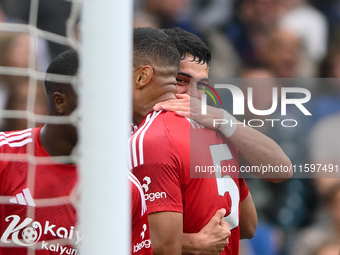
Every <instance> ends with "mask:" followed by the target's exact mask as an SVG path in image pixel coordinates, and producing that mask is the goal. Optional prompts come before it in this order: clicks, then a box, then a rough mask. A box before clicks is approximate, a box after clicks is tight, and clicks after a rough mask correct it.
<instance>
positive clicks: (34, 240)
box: [0, 127, 82, 255]
mask: <svg viewBox="0 0 340 255" xmlns="http://www.w3.org/2000/svg"><path fill="white" fill-rule="evenodd" d="M40 129H41V127H40V128H34V129H27V130H22V131H15V132H6V133H4V132H1V133H0V158H1V161H0V254H1V255H6V254H8V255H13V254H15V255H21V254H23V255H26V254H36V255H47V254H51V255H57V254H78V249H77V245H78V244H79V242H80V241H81V239H82V236H81V234H80V233H79V231H78V230H77V225H76V223H77V215H76V207H75V205H76V202H77V192H76V184H77V181H78V173H77V169H76V166H75V165H68V164H62V163H59V162H56V161H55V160H54V159H53V158H52V157H50V156H49V155H48V153H47V152H46V151H45V149H44V148H43V147H42V145H41V141H40V135H39V134H40ZM33 156H35V157H33ZM43 161H44V162H43ZM32 250H33V251H32ZM32 252H33V253H32Z"/></svg>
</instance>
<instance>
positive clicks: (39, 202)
mask: <svg viewBox="0 0 340 255" xmlns="http://www.w3.org/2000/svg"><path fill="white" fill-rule="evenodd" d="M1 7H2V9H3V10H2V11H3V13H2V12H1V10H0V21H1V23H0V131H1V133H0V145H3V144H6V146H9V147H13V146H14V147H18V148H21V146H26V144H27V150H26V152H25V153H22V152H21V151H16V150H11V151H10V152H9V153H7V152H6V151H3V150H0V179H1V180H0V186H1V187H0V254H15V253H16V252H26V254H30V255H35V254H63V253H64V254H80V253H81V254H128V253H129V252H130V245H129V235H130V211H129V205H130V196H129V189H128V181H127V178H126V166H127V164H126V162H127V159H126V152H127V150H126V146H127V140H128V135H129V120H130V115H131V110H130V109H131V99H130V87H129V84H131V82H130V79H131V78H130V76H131V70H130V69H131V61H132V58H131V57H130V56H131V45H132V35H131V31H132V30H131V27H132V2H131V0H130V1H105V0H84V1H82V0H68V1H66V0H58V1H39V0H31V1H27V2H25V3H23V2H22V1H16V0H15V1H14V0H13V1H3V6H1ZM2 14H3V15H2ZM60 28H63V30H64V31H60ZM58 29H59V30H58ZM69 48H73V49H75V50H77V52H78V53H79V58H80V70H79V74H78V75H77V77H67V76H61V75H52V76H51V79H53V81H57V82H60V83H70V84H72V85H73V88H74V90H75V91H76V93H77V94H78V107H77V109H76V111H75V112H74V113H72V114H71V115H70V116H67V117H56V116H49V115H48V107H47V100H46V94H45V88H44V80H45V78H46V77H45V71H46V68H47V66H48V64H49V63H50V61H51V60H52V59H53V58H54V57H55V56H56V55H58V54H59V53H61V52H63V51H64V50H66V49H69ZM45 123H48V124H72V125H75V126H76V127H77V129H78V143H77V146H76V148H75V149H74V150H73V153H72V154H71V155H70V156H59V157H54V158H53V159H51V158H46V157H42V156H37V155H36V154H35V153H36V150H37V148H36V147H35V146H34V141H35V138H34V134H33V133H34V130H35V129H34V128H35V127H40V126H41V125H43V124H45ZM14 130H21V131H20V132H14V133H11V134H10V135H8V133H4V132H5V131H14ZM32 141H33V142H32ZM31 142H32V145H30V143H31ZM13 144H15V145H13ZM39 146H41V144H40V145H39ZM0 147H1V146H0ZM69 161H72V162H76V165H77V169H76V172H77V174H76V180H73V181H74V184H72V183H71V180H72V178H69V173H70V172H68V168H67V167H65V169H62V170H64V171H65V172H56V171H54V170H53V167H54V165H55V164H56V162H58V164H59V163H60V162H61V163H62V164H64V163H65V162H69ZM13 162H15V164H13ZM42 166H44V167H46V169H45V170H44V169H42V170H41V168H42ZM12 168H13V169H16V170H15V171H13V173H12ZM38 169H39V170H38ZM58 169H59V170H60V167H59V168H58ZM62 170H61V171H62ZM9 171H11V173H12V174H9ZM14 173H15V174H18V173H19V174H20V173H22V175H21V176H20V175H15V174H14ZM40 174H45V175H46V176H48V178H47V179H46V178H45V179H43V178H41V176H40ZM17 176H20V178H19V177H17ZM22 176H25V177H22ZM39 178H41V179H39ZM39 180H48V182H49V183H44V184H43V185H41V183H40V181H39ZM64 184H65V185H66V186H71V188H70V190H71V192H69V193H67V192H66V191H65V194H63V187H64V186H63V185H64ZM42 186H43V187H44V188H45V189H46V187H49V188H48V189H46V192H43V191H41V190H40V191H39V189H41V187H42ZM50 190H53V191H57V193H58V194H59V195H58V196H56V197H51V196H50V195H49V192H50ZM39 192H40V193H39ZM39 194H40V195H39ZM60 207H63V208H64V207H65V208H66V207H67V208H71V209H67V210H66V209H65V210H64V211H61V212H62V213H60V211H58V210H59V209H58V208H60ZM73 211H74V213H72V212H73ZM63 212H64V213H63ZM56 214H59V215H56ZM59 216H60V217H59ZM59 218H60V219H61V221H59ZM65 221H69V222H68V224H66V225H65V224H64V223H65ZM14 249H17V250H14ZM42 250H43V252H45V253H40V252H42ZM20 254H21V253H20Z"/></svg>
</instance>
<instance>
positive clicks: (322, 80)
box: [0, 0, 340, 255]
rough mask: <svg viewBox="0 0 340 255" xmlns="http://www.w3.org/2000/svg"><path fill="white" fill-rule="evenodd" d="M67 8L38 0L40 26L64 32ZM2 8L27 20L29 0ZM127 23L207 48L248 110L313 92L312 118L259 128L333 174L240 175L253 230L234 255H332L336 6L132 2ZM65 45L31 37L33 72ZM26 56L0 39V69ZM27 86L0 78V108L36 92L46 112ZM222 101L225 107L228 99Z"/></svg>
mask: <svg viewBox="0 0 340 255" xmlns="http://www.w3.org/2000/svg"><path fill="white" fill-rule="evenodd" d="M71 5H72V2H71V1H63V0H53V1H46V0H43V1H40V2H39V16H38V20H37V26H38V28H40V29H42V30H45V31H49V32H52V33H55V34H58V35H65V34H66V20H67V18H68V17H69V15H70V10H71ZM0 7H1V8H0V21H1V22H9V23H28V22H29V20H30V16H29V13H30V12H29V10H30V1H22V0H1V1H0ZM133 18H134V19H133V24H134V26H135V27H140V26H151V27H156V28H167V27H175V26H178V27H181V28H183V29H186V30H188V31H190V32H192V33H194V34H196V35H197V36H199V37H200V38H202V40H203V41H205V42H206V44H207V45H208V46H209V47H210V49H211V51H212V64H211V67H210V77H211V78H214V79H222V80H223V79H229V78H234V79H235V78H236V79H240V78H241V79H240V80H238V82H237V85H238V86H239V87H240V88H241V89H242V90H244V91H246V88H247V87H249V86H252V87H254V93H253V104H254V107H255V108H256V109H258V110H266V109H269V108H270V107H271V105H272V89H273V87H278V88H280V87H283V86H284V87H303V88H306V89H308V90H309V91H310V92H311V95H312V98H311V100H310V101H309V102H308V103H307V104H306V108H307V109H308V110H309V111H310V112H311V113H312V116H305V115H303V114H302V113H301V111H300V110H299V109H298V108H297V107H291V108H289V109H287V115H286V116H284V118H285V119H295V120H297V121H298V125H297V126H296V127H294V128H285V127H283V126H282V125H275V126H274V127H271V126H270V125H265V126H262V127H259V128H258V130H259V131H260V132H263V133H265V134H267V135H268V136H270V137H271V138H273V139H274V140H275V141H276V142H277V143H278V144H279V145H280V146H281V148H282V149H283V150H284V151H285V153H286V154H287V155H288V156H289V158H290V159H291V161H292V164H293V165H296V166H300V165H305V164H321V165H322V166H323V165H329V164H332V165H333V166H334V171H333V173H332V174H331V175H330V174H329V175H327V176H325V175H322V174H318V173H309V174H304V175H299V173H297V174H295V178H292V179H290V180H288V181H286V182H283V183H280V184H272V183H269V182H266V181H263V180H260V179H254V178H247V183H248V186H249V188H250V190H251V193H252V196H253V199H254V202H255V205H256V208H257V211H258V216H259V226H258V229H257V232H256V235H255V237H254V238H253V239H252V240H246V241H242V245H241V253H242V254H243V255H333V254H334V255H338V254H339V250H340V178H339V177H340V170H339V168H337V170H338V172H336V171H335V169H336V168H335V166H339V165H340V135H339V130H340V79H339V78H340V1H339V0H322V1H321V0H311V1H307V0H161V1H160V0H135V1H134V17H133ZM0 27H1V26H0ZM107 32H109V31H107ZM118 38H119V37H118ZM66 48H67V47H66V46H64V45H60V44H57V43H53V42H49V41H44V40H39V41H38V42H37V49H38V51H37V56H36V58H37V59H36V60H37V61H36V66H35V67H36V69H37V70H39V71H45V69H46V67H47V65H48V63H49V61H50V59H51V58H53V57H54V56H56V55H57V54H59V53H60V52H62V51H64V50H65V49H66ZM29 49H30V37H29V35H28V34H25V33H14V32H4V31H1V32H0V66H6V67H18V68H27V67H28V66H29V64H30V53H29ZM274 78H277V79H274ZM28 84H29V78H28V77H25V76H20V77H19V76H13V75H0V109H7V110H23V111H25V110H26V109H27V107H28V103H27V94H28V93H36V96H35V105H34V109H32V110H33V111H34V112H35V113H36V114H45V113H46V112H47V109H46V102H45V97H44V96H43V94H42V93H44V89H43V86H42V84H41V86H37V89H36V90H35V91H33V92H32V91H29V89H28V88H29V86H28ZM245 94H246V93H245ZM221 96H222V101H223V102H225V101H228V100H229V99H228V96H227V95H221ZM226 105H228V104H226ZM223 107H225V106H223ZM226 109H227V110H228V111H230V109H228V108H226ZM280 114H281V113H280V112H279V111H276V112H275V113H273V115H271V116H255V115H254V114H252V113H251V112H246V113H245V115H244V116H242V118H243V119H246V120H249V119H261V118H262V119H263V120H264V119H266V118H267V119H269V118H271V119H274V118H276V119H282V117H283V116H280ZM0 127H1V131H7V130H16V129H23V128H26V127H27V121H26V120H25V119H14V118H13V119H11V118H1V119H0ZM298 177H300V178H298ZM307 177H308V178H307ZM323 177H327V178H323Z"/></svg>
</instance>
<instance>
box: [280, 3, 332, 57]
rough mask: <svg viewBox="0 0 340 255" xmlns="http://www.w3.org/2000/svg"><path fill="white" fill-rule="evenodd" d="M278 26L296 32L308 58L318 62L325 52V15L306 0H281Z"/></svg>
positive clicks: (326, 27)
mask: <svg viewBox="0 0 340 255" xmlns="http://www.w3.org/2000/svg"><path fill="white" fill-rule="evenodd" d="M282 4H283V9H284V12H283V14H282V17H281V18H280V26H281V27H282V28H284V29H286V30H288V31H292V32H294V33H296V34H298V35H299V36H300V37H301V38H302V41H303V45H304V46H305V47H306V52H307V54H308V56H309V58H310V59H311V60H312V61H314V62H315V63H318V62H319V61H320V60H321V59H322V58H323V57H324V56H325V54H326V51H327V39H328V26H327V20H326V17H325V16H324V15H323V14H322V13H321V12H320V11H319V10H317V9H316V8H314V7H313V6H311V5H310V4H309V3H308V2H307V1H306V0H284V1H282Z"/></svg>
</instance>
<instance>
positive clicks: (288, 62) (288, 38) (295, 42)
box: [259, 28, 304, 78]
mask: <svg viewBox="0 0 340 255" xmlns="http://www.w3.org/2000/svg"><path fill="white" fill-rule="evenodd" d="M303 54H304V52H303V48H302V45H301V38H300V37H299V36H298V35H297V34H296V33H294V32H289V31H287V30H284V29H279V28H278V29H274V30H273V31H271V32H270V33H268V34H267V35H266V36H265V37H264V39H263V43H262V46H261V47H260V48H259V61H261V62H262V63H264V64H265V65H268V66H270V67H271V68H272V69H273V71H274V72H275V77H277V78H297V77H302V76H303V75H302V71H301V69H302V67H303V64H304V63H303Z"/></svg>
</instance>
